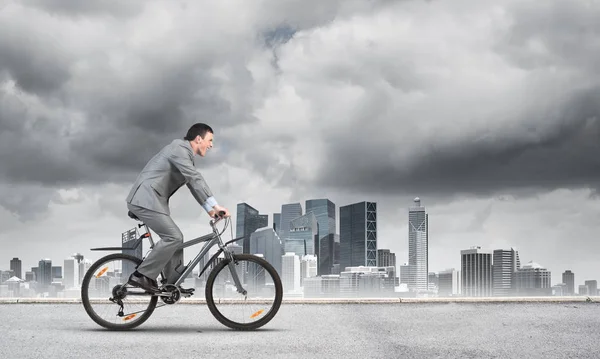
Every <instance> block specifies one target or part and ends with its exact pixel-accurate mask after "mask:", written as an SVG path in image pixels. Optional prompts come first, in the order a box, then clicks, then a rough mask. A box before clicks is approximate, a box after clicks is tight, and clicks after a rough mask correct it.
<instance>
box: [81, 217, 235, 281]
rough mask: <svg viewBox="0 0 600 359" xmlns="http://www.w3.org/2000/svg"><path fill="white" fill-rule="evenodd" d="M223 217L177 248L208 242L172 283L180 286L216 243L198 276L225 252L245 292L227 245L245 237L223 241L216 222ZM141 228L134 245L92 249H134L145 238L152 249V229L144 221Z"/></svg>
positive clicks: (230, 267)
mask: <svg viewBox="0 0 600 359" xmlns="http://www.w3.org/2000/svg"><path fill="white" fill-rule="evenodd" d="M220 220H221V219H217V220H214V219H213V220H211V221H210V226H211V227H212V229H213V233H209V234H205V235H203V236H200V237H197V238H194V239H191V240H189V241H184V242H183V243H181V244H180V245H179V246H178V247H177V249H178V250H179V249H181V250H183V249H184V248H187V247H191V246H193V245H196V244H200V243H203V242H206V244H205V245H204V247H202V249H201V250H200V252H199V253H198V254H197V255H196V257H195V258H194V259H192V260H191V261H190V262H189V263H188V265H187V266H185V270H184V271H183V273H181V275H180V276H179V277H178V278H177V280H176V281H175V283H170V284H172V285H175V286H179V285H180V284H181V283H182V282H183V281H184V280H185V278H186V277H187V276H188V275H189V274H190V273H191V272H192V270H193V269H194V267H195V266H196V265H197V264H198V263H200V260H201V259H202V258H203V257H204V256H205V255H206V254H207V253H208V251H209V250H210V249H211V248H212V247H213V246H214V245H215V244H216V245H218V246H219V249H218V250H217V252H216V253H215V254H214V255H213V256H212V257H211V258H210V259H209V260H208V262H207V263H206V264H205V265H204V268H202V270H201V271H200V273H198V276H201V275H202V274H203V273H204V272H205V271H206V269H207V268H208V266H209V265H210V264H212V263H213V262H214V261H216V259H217V258H218V257H219V255H220V254H221V253H224V254H225V259H227V260H229V262H228V267H229V270H230V271H231V276H232V278H233V281H234V283H235V286H236V288H237V291H238V292H239V293H245V290H244V288H242V283H241V282H240V279H239V277H238V275H237V271H236V270H235V263H234V261H233V256H232V254H231V251H229V249H227V245H228V244H229V243H232V242H236V241H239V240H241V239H244V237H239V238H234V239H232V240H230V241H228V242H226V243H223V240H222V239H221V235H220V234H219V231H218V230H217V227H216V224H217V223H218V222H219V221H220ZM138 227H139V228H141V227H144V228H145V230H146V233H144V234H142V235H140V237H139V238H138V239H137V240H136V242H135V245H134V246H133V247H103V248H91V249H90V250H92V251H102V250H104V251H108V250H123V249H126V250H133V249H135V248H137V246H139V245H140V244H141V241H142V240H143V239H144V238H148V240H149V241H150V250H152V249H153V248H154V245H155V244H154V240H153V239H152V234H151V233H150V230H149V228H148V226H147V225H146V224H145V223H143V222H142V224H139V225H138ZM161 276H162V278H163V280H166V279H165V274H164V272H163V271H161Z"/></svg>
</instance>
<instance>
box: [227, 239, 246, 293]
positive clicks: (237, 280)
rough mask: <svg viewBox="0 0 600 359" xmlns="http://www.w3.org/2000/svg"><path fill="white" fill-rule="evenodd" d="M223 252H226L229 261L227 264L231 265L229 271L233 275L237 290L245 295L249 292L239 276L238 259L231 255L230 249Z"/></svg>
mask: <svg viewBox="0 0 600 359" xmlns="http://www.w3.org/2000/svg"><path fill="white" fill-rule="evenodd" d="M223 252H224V254H225V259H226V260H227V261H228V262H227V266H228V267H229V272H230V273H231V277H232V278H233V282H234V283H235V287H236V288H237V292H238V293H240V294H242V295H244V296H245V295H247V294H248V292H247V291H246V289H244V287H242V282H241V281H240V277H239V276H238V272H237V270H236V265H237V260H235V259H234V258H233V255H231V252H229V251H228V250H224V251H223Z"/></svg>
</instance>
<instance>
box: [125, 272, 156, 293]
mask: <svg viewBox="0 0 600 359" xmlns="http://www.w3.org/2000/svg"><path fill="white" fill-rule="evenodd" d="M127 284H129V285H132V286H134V287H138V288H142V289H144V290H146V291H147V292H151V293H157V292H159V291H160V290H159V289H158V285H157V284H156V281H155V280H153V279H150V278H148V277H146V276H145V275H143V274H141V273H139V272H138V271H135V272H133V274H131V276H129V280H128V281H127Z"/></svg>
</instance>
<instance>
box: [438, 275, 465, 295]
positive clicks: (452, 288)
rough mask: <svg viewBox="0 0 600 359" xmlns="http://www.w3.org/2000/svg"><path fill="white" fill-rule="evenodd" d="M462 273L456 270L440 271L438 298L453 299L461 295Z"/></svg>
mask: <svg viewBox="0 0 600 359" xmlns="http://www.w3.org/2000/svg"><path fill="white" fill-rule="evenodd" d="M461 287H462V285H461V276H460V271H457V270H456V269H454V268H451V269H447V270H444V271H440V272H439V273H438V296H439V297H452V296H458V295H460V294H461V289H462V288H461Z"/></svg>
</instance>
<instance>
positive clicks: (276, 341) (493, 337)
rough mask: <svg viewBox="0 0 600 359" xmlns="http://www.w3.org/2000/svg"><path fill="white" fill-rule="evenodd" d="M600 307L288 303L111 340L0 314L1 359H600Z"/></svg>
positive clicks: (18, 307) (202, 313)
mask: <svg viewBox="0 0 600 359" xmlns="http://www.w3.org/2000/svg"><path fill="white" fill-rule="evenodd" d="M599 314H600V304H598V303H422V304H421V303H398V304H335V305H324V304H284V305H282V307H281V309H280V311H279V313H278V314H277V316H276V317H275V319H273V321H271V322H270V323H269V324H267V326H265V327H264V328H263V329H259V330H258V331H255V332H235V331H232V330H229V329H228V328H226V327H224V326H223V325H221V324H220V323H219V322H217V321H216V319H214V318H213V317H212V315H211V314H210V312H209V311H208V309H207V308H206V306H205V305H191V304H176V305H173V306H165V307H162V308H158V309H157V310H156V312H155V313H154V314H153V316H152V317H151V318H150V319H149V320H148V321H147V322H145V323H144V324H142V326H140V327H139V328H137V329H134V330H132V331H129V332H109V331H106V330H104V329H103V328H101V327H99V326H98V325H96V324H95V323H94V322H93V321H92V320H91V319H90V318H89V317H88V316H87V314H86V313H85V311H84V309H83V307H82V306H81V305H80V304H4V305H0V358H10V359H12V358H15V359H21V358H44V359H46V358H111V359H113V358H126V357H131V358H221V357H222V358H344V359H350V358H598V357H599V356H600V354H599V352H600V315H599Z"/></svg>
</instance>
